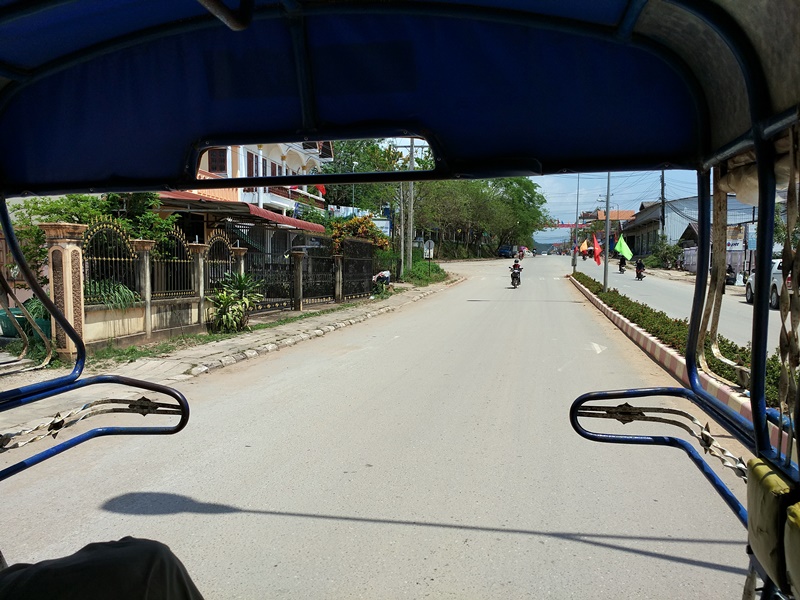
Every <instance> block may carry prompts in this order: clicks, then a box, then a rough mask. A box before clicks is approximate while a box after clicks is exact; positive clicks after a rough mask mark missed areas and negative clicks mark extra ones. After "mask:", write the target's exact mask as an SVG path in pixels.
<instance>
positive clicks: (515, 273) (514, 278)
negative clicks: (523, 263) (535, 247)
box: [508, 267, 522, 289]
mask: <svg viewBox="0 0 800 600" xmlns="http://www.w3.org/2000/svg"><path fill="white" fill-rule="evenodd" d="M508 268H509V269H511V287H513V288H514V289H517V286H519V285H522V278H521V277H520V273H521V272H522V267H520V268H519V269H515V268H514V267H508Z"/></svg>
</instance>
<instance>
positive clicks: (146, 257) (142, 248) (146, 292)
mask: <svg viewBox="0 0 800 600" xmlns="http://www.w3.org/2000/svg"><path fill="white" fill-rule="evenodd" d="M132 241H133V249H134V250H136V254H138V255H139V290H138V292H139V296H141V297H142V300H144V333H145V337H146V338H147V339H150V337H151V336H152V335H153V306H152V301H153V282H152V280H151V277H150V252H151V251H152V250H153V247H154V246H155V245H156V243H155V241H154V240H132Z"/></svg>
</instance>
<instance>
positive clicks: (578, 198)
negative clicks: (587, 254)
mask: <svg viewBox="0 0 800 600" xmlns="http://www.w3.org/2000/svg"><path fill="white" fill-rule="evenodd" d="M580 204H581V174H580V173H578V192H577V193H576V194H575V243H574V244H573V245H572V274H573V275H575V273H576V272H577V270H578V211H579V210H580Z"/></svg>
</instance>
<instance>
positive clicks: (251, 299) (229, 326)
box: [209, 273, 263, 333]
mask: <svg viewBox="0 0 800 600" xmlns="http://www.w3.org/2000/svg"><path fill="white" fill-rule="evenodd" d="M260 285H261V283H260V281H259V280H257V279H256V278H254V277H253V276H252V275H250V274H248V273H245V274H244V275H242V274H240V273H226V274H225V277H223V279H222V282H221V283H220V289H219V290H217V292H216V294H215V295H214V296H212V297H210V298H209V300H210V301H211V304H212V305H213V306H214V317H213V319H212V320H211V323H210V326H211V330H212V331H215V332H222V333H233V332H236V331H243V330H244V329H247V323H248V321H249V319H250V311H251V310H253V307H254V306H255V303H256V302H258V301H259V300H262V299H263V296H262V295H261V294H260V293H258V289H259V287H260Z"/></svg>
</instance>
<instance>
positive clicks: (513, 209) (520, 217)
mask: <svg viewBox="0 0 800 600" xmlns="http://www.w3.org/2000/svg"><path fill="white" fill-rule="evenodd" d="M490 187H491V189H492V190H493V191H494V192H495V198H494V203H495V205H496V210H495V215H496V218H495V222H494V223H493V224H491V231H492V232H493V233H494V234H495V235H496V236H497V238H498V247H500V246H501V245H503V244H523V243H524V244H525V245H527V246H533V234H534V233H535V232H537V231H541V230H542V229H544V228H545V227H547V225H548V223H550V222H551V220H552V219H551V217H550V215H549V213H548V212H547V210H546V209H545V208H544V205H545V202H546V199H545V197H544V196H543V195H542V194H541V192H539V185H538V184H536V183H534V182H533V181H531V180H530V179H528V178H527V177H513V178H509V179H498V180H495V181H492V182H491V183H490Z"/></svg>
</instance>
